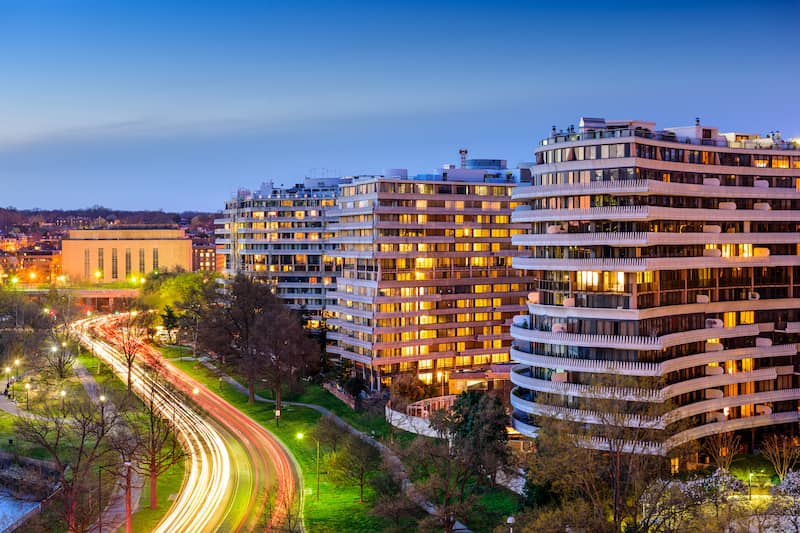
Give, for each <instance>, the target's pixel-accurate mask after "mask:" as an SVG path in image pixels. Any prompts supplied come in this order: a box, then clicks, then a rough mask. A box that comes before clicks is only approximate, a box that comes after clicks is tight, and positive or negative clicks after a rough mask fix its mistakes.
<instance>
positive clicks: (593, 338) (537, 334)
mask: <svg viewBox="0 0 800 533" xmlns="http://www.w3.org/2000/svg"><path fill="white" fill-rule="evenodd" d="M511 336H512V337H514V338H515V339H520V340H524V341H530V342H543V343H547V344H558V345H564V346H587V347H593V348H617V349H620V350H626V349H627V350H661V349H662V348H663V346H662V345H661V341H660V339H659V338H658V337H632V336H627V335H584V334H580V333H553V332H552V331H539V330H535V329H526V328H521V327H519V326H514V325H512V326H511Z"/></svg>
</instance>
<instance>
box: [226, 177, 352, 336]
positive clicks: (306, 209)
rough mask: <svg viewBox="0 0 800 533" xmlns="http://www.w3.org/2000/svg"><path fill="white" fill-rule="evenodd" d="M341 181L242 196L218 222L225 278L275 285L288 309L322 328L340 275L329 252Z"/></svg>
mask: <svg viewBox="0 0 800 533" xmlns="http://www.w3.org/2000/svg"><path fill="white" fill-rule="evenodd" d="M341 181H342V180H340V179H339V178H325V179H311V178H307V179H306V180H305V181H304V182H303V183H302V184H298V185H295V186H294V187H291V188H288V189H283V188H277V187H274V186H273V184H272V183H265V184H263V185H262V187H261V189H260V190H258V191H256V192H250V191H247V190H242V191H239V194H237V196H236V198H233V199H232V200H230V201H228V202H227V203H226V204H225V211H224V213H223V216H222V218H220V219H217V220H216V221H215V223H216V224H217V226H218V228H217V229H216V235H217V240H216V244H217V247H218V249H217V254H219V255H221V256H222V257H223V258H224V266H223V270H222V271H223V274H224V275H226V276H229V277H230V276H235V275H237V274H240V273H241V274H246V275H249V276H252V277H254V278H255V279H257V280H259V281H263V282H264V283H268V284H270V285H271V286H272V287H273V288H274V291H275V294H276V295H277V296H278V297H280V298H281V299H282V300H283V301H284V303H286V305H287V306H288V307H290V308H292V309H295V310H297V311H299V312H301V313H303V315H304V316H305V318H306V325H307V327H310V328H318V327H320V325H321V324H322V320H323V318H324V317H323V310H324V308H325V304H326V299H327V294H328V291H331V290H333V289H334V287H335V284H336V276H337V271H338V269H337V264H336V260H335V259H333V258H332V257H330V256H329V255H328V252H329V251H330V250H331V248H332V246H333V244H332V243H331V242H330V238H331V237H332V236H333V231H332V230H331V229H330V227H329V226H330V224H331V222H332V221H333V220H334V219H333V218H332V214H331V213H332V211H333V209H334V206H335V202H336V196H337V193H338V190H339V183H340V182H341Z"/></svg>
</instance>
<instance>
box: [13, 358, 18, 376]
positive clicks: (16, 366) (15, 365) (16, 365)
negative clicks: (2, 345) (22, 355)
mask: <svg viewBox="0 0 800 533" xmlns="http://www.w3.org/2000/svg"><path fill="white" fill-rule="evenodd" d="M14 368H15V369H16V376H17V379H19V358H17V359H14Z"/></svg>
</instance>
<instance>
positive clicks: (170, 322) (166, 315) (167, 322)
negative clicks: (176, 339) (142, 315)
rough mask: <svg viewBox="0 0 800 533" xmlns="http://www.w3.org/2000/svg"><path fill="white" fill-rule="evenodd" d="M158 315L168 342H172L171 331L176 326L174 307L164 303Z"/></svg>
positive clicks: (176, 316)
mask: <svg viewBox="0 0 800 533" xmlns="http://www.w3.org/2000/svg"><path fill="white" fill-rule="evenodd" d="M160 316H161V324H162V325H163V326H164V329H165V330H167V336H168V337H169V340H170V342H173V338H172V332H173V331H175V330H176V329H177V328H178V315H176V314H175V309H173V308H172V306H171V305H165V306H164V312H163V313H162V314H161V315H160Z"/></svg>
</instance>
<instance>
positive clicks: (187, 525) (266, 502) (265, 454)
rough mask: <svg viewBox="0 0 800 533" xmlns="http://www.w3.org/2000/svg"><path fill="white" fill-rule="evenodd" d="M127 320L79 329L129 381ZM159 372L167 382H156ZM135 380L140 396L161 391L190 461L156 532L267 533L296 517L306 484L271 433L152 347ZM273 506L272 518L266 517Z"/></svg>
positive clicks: (92, 322)
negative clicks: (124, 341) (123, 348)
mask: <svg viewBox="0 0 800 533" xmlns="http://www.w3.org/2000/svg"><path fill="white" fill-rule="evenodd" d="M124 320H126V319H125V315H114V316H107V317H96V318H92V319H87V320H82V321H79V322H77V323H76V324H75V325H74V331H75V332H76V333H77V334H78V335H79V337H80V338H81V342H82V343H83V344H85V345H86V346H89V347H91V348H92V349H93V350H94V352H95V353H96V354H97V355H98V357H100V358H101V359H102V360H104V361H105V362H106V363H107V364H109V365H110V366H111V368H113V369H114V371H115V372H116V373H117V374H118V375H119V376H120V377H121V378H122V379H123V381H125V380H126V379H127V368H126V366H125V362H124V357H123V355H122V353H121V352H120V351H119V350H118V349H117V348H116V347H115V346H117V345H119V343H120V340H121V337H120V331H121V328H122V327H124V326H123V324H124V322H123V321H124ZM89 331H93V332H94V333H95V335H96V336H93V335H90V334H89V333H88V332H89ZM153 367H155V368H158V374H159V375H160V379H157V380H154V376H155V375H156V374H155V373H154V372H152V370H150V368H153ZM132 376H133V378H132V386H133V389H134V392H136V394H138V395H140V396H143V395H146V394H149V393H150V390H151V387H155V394H156V403H157V404H158V405H159V406H160V409H161V411H162V415H163V416H165V417H168V418H172V419H173V420H174V422H175V426H176V432H177V433H178V435H179V436H180V439H181V442H182V444H183V445H184V446H185V447H186V451H187V455H188V461H189V464H188V468H187V477H186V478H185V480H184V484H183V486H182V487H181V491H180V494H179V495H178V497H177V499H176V500H175V502H174V504H173V505H172V507H171V508H170V510H169V511H168V512H167V514H166V515H165V516H164V518H163V519H162V521H161V523H159V525H158V527H157V529H156V530H155V531H157V532H164V533H167V532H170V533H172V532H183V531H185V532H192V533H197V532H212V531H219V532H233V531H236V532H240V531H242V532H243V531H256V530H261V531H263V530H265V529H266V528H267V527H277V526H281V525H282V524H284V522H285V521H286V520H287V514H288V513H289V512H291V510H290V506H289V505H285V502H293V501H294V499H295V498H296V494H297V493H298V492H299V487H300V486H301V482H300V476H299V474H298V472H297V471H296V469H295V467H294V462H293V460H292V458H291V456H290V455H289V453H288V451H286V449H285V448H284V447H283V446H282V445H281V444H280V442H279V441H278V440H277V439H276V438H275V437H274V436H273V435H272V434H271V433H269V432H268V431H267V430H265V429H264V428H263V427H262V426H260V425H259V424H257V423H256V422H254V421H253V420H251V419H250V418H248V417H247V416H245V415H244V414H242V413H241V412H240V411H238V410H237V409H236V408H235V407H233V406H232V405H231V404H229V403H228V402H226V401H225V400H224V399H222V398H221V397H220V396H218V395H217V394H215V393H214V392H213V391H211V390H209V389H208V388H206V387H205V386H204V385H202V384H200V383H199V382H196V381H195V380H193V379H192V378H191V377H189V376H187V375H186V374H184V373H183V372H181V371H180V370H178V369H177V368H175V367H174V366H172V365H171V364H169V362H167V361H164V360H163V359H162V358H161V354H160V353H159V352H158V351H157V350H155V349H153V348H152V347H150V346H148V345H146V344H143V343H142V344H141V345H140V346H139V355H137V362H136V363H135V364H134V367H133V372H132ZM165 382H166V383H169V385H170V386H165V385H164V383H165ZM271 503H272V505H270V504H271ZM270 507H272V509H273V511H272V513H271V515H270V516H264V515H265V513H266V512H268V510H269V509H270Z"/></svg>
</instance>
